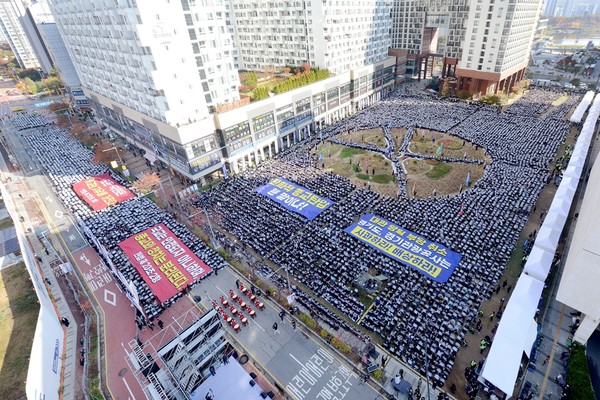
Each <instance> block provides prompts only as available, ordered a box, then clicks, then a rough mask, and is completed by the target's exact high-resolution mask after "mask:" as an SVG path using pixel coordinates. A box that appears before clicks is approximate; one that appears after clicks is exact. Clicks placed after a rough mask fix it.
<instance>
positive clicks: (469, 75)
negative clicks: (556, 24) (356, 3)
mask: <svg viewBox="0 0 600 400" xmlns="http://www.w3.org/2000/svg"><path fill="white" fill-rule="evenodd" d="M542 3H543V0H457V1H450V0H407V1H404V0H396V2H395V7H394V10H393V12H392V18H393V20H394V27H393V29H392V47H393V48H401V49H407V50H408V52H409V59H410V58H412V60H413V61H409V65H408V67H407V69H408V70H409V72H412V73H414V74H416V75H419V76H421V72H422V71H423V70H425V71H426V70H427V68H428V65H429V59H430V58H431V57H433V55H432V54H433V53H439V54H438V55H437V56H440V57H443V61H444V67H443V70H442V77H452V78H456V89H457V90H466V91H469V92H471V93H474V94H489V93H497V92H498V91H505V92H507V91H509V90H510V89H511V88H512V86H513V85H514V84H515V83H516V82H518V81H519V80H521V79H523V77H524V74H525V68H526V67H527V64H528V62H529V52H530V50H531V46H532V45H533V36H534V33H535V28H536V24H537V21H538V18H539V15H540V13H541V9H542ZM439 32H443V35H444V37H445V41H444V42H443V43H442V45H440V46H436V44H437V43H436V39H435V38H436V34H437V33H439ZM425 75H426V74H425Z"/></svg>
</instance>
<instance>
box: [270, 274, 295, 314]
mask: <svg viewBox="0 0 600 400" xmlns="http://www.w3.org/2000/svg"><path fill="white" fill-rule="evenodd" d="M280 269H284V270H285V279H286V280H287V289H288V293H289V295H290V296H291V295H292V288H291V286H290V274H289V273H288V269H287V267H279V268H277V269H276V270H275V271H273V273H272V274H271V275H270V276H269V278H271V277H272V276H273V275H275V274H276V273H277V271H279V270H280ZM290 305H291V304H290Z"/></svg>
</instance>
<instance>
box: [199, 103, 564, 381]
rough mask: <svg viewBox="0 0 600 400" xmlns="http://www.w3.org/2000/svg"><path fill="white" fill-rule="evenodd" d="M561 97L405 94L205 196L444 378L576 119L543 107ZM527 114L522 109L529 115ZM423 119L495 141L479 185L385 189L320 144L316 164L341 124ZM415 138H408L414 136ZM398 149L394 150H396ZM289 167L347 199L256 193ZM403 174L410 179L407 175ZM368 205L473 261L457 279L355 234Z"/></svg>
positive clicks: (253, 239) (319, 290)
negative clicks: (425, 271)
mask: <svg viewBox="0 0 600 400" xmlns="http://www.w3.org/2000/svg"><path fill="white" fill-rule="evenodd" d="M555 98H556V96H554V95H551V96H546V97H544V98H541V97H540V96H537V94H536V96H535V98H534V100H535V101H531V100H530V99H529V98H526V99H525V104H519V103H517V104H519V105H518V106H517V108H513V109H512V113H511V114H510V115H508V114H507V113H506V112H501V113H499V111H498V109H497V108H495V107H494V108H492V107H489V106H484V105H479V104H473V103H466V102H456V101H449V100H440V99H437V98H435V97H433V96H428V95H425V94H419V95H407V94H404V93H397V94H394V95H392V96H391V97H390V98H389V99H386V100H383V101H381V102H380V103H379V104H377V105H375V106H373V107H371V108H369V109H367V110H364V111H362V112H361V113H358V114H355V115H353V116H352V117H350V118H348V119H346V120H343V121H340V122H339V123H337V124H335V125H333V126H330V127H328V128H326V129H325V130H324V131H322V135H320V134H316V135H313V136H312V137H311V138H309V139H307V140H306V141H304V142H302V143H300V144H299V145H297V146H294V147H293V148H290V149H285V150H284V151H282V152H281V153H280V154H279V155H278V156H277V157H276V159H274V160H269V161H267V162H265V163H264V164H262V165H260V166H259V167H258V168H256V169H254V170H250V171H246V172H244V173H242V174H241V175H239V176H238V177H235V178H232V179H230V180H229V181H227V182H226V183H224V184H222V185H221V186H217V187H216V188H214V189H213V190H211V191H209V192H205V193H203V194H201V195H200V196H199V197H198V198H197V199H196V200H195V204H196V205H197V206H199V207H202V208H206V209H207V210H209V213H212V214H213V215H215V217H216V219H217V220H219V219H221V220H223V219H224V220H225V223H224V224H223V228H225V229H226V230H229V231H230V232H232V233H234V234H235V235H236V236H237V237H238V238H240V239H241V241H242V242H243V243H244V245H247V246H250V247H252V248H254V249H255V250H257V252H258V253H259V255H260V256H261V257H262V258H264V259H265V260H270V261H272V262H273V263H275V264H276V265H278V266H279V267H283V268H285V269H287V270H288V272H289V273H290V274H292V275H293V276H294V278H295V279H296V280H298V281H299V282H302V284H304V285H305V286H306V287H308V288H310V289H311V291H312V292H313V293H314V294H315V295H317V296H319V297H321V298H322V299H323V300H325V301H326V302H328V303H329V304H330V306H332V307H333V308H334V309H338V310H339V313H340V315H345V316H347V317H348V318H349V319H350V320H352V321H359V320H360V324H362V325H363V326H365V327H367V328H368V329H370V330H371V331H373V332H375V333H377V334H379V335H381V337H382V338H383V340H384V343H385V346H386V348H388V349H389V350H390V351H391V352H392V353H394V354H395V355H397V356H398V357H400V358H401V359H402V360H403V361H404V362H406V363H407V364H409V365H411V366H412V367H413V368H415V369H417V370H418V371H420V372H421V373H423V374H425V372H426V368H427V364H429V367H428V368H429V374H430V377H431V379H432V380H433V381H434V382H435V383H436V384H442V383H443V382H444V381H445V380H446V379H447V377H448V375H449V373H450V371H451V369H452V367H453V363H454V357H455V355H456V352H457V351H458V349H459V348H460V346H461V344H462V343H463V342H462V341H463V340H464V338H465V334H466V332H467V331H468V327H469V326H470V324H471V323H473V321H474V320H476V319H477V315H478V310H479V307H480V305H481V303H482V302H483V301H484V300H486V299H488V298H490V297H491V296H492V294H493V292H494V289H495V288H496V287H497V284H498V281H499V279H500V277H501V276H502V273H503V271H504V268H505V266H506V264H507V262H508V260H509V258H510V255H511V253H512V251H513V250H514V249H515V246H516V243H517V240H518V237H519V235H520V233H521V231H522V229H523V228H524V226H525V224H526V222H527V220H528V218H529V216H530V214H531V212H532V210H533V207H534V204H535V202H536V201H537V198H538V196H539V194H540V192H541V190H542V189H543V187H544V186H545V185H546V184H547V182H548V180H549V177H550V174H549V166H550V164H551V162H552V160H553V157H554V156H555V153H556V150H557V149H558V147H559V146H560V145H561V143H563V142H564V140H565V138H566V135H567V133H568V131H569V129H570V125H569V123H567V122H565V121H562V120H557V119H556V116H557V115H559V114H562V115H563V116H564V115H565V114H566V113H567V112H568V111H569V110H568V109H566V107H563V108H561V110H559V111H557V112H554V110H553V109H552V108H550V110H549V112H548V115H546V116H541V117H540V115H539V113H540V111H542V110H546V109H548V108H549V107H551V103H552V101H554V100H555ZM567 101H569V100H567ZM574 103H575V102H569V103H568V104H574ZM513 107H515V106H513ZM515 112H518V113H519V114H520V115H519V117H518V118H515V116H514V113H515ZM414 127H420V128H426V129H432V130H436V131H442V132H447V133H449V134H452V135H455V136H458V137H460V138H462V139H465V140H468V141H471V142H472V143H474V144H476V145H478V146H480V147H482V148H484V149H485V150H486V151H487V154H489V155H490V156H491V158H492V160H493V161H492V163H491V164H490V165H488V166H486V169H485V172H484V175H483V177H482V178H481V179H480V180H479V181H477V182H476V183H475V184H474V185H473V186H472V187H470V188H469V190H465V191H462V193H461V194H459V195H456V196H438V197H430V198H426V199H408V198H406V196H403V195H400V196H398V197H397V198H390V197H386V196H382V195H380V194H377V193H375V192H374V191H371V190H370V189H368V188H366V187H363V186H362V185H361V186H360V187H355V185H354V184H352V183H351V182H350V181H349V180H348V179H346V178H344V177H341V176H338V175H332V174H331V173H329V172H327V171H324V170H323V169H322V168H321V166H320V165H319V163H318V162H317V158H316V157H317V156H316V155H315V154H313V155H312V159H311V160H310V161H309V162H307V159H309V153H310V151H311V149H312V148H313V147H314V146H315V145H316V144H317V143H318V142H319V141H320V140H328V139H329V138H331V137H335V135H338V134H342V133H347V132H348V131H358V130H365V129H375V128H382V129H383V131H384V133H387V134H386V139H387V140H388V143H389V140H390V139H389V138H388V135H389V129H392V128H409V132H410V131H411V130H412V129H413V128H414ZM407 136H408V135H407ZM405 142H406V143H403V144H402V147H406V146H407V144H408V142H407V141H406V140H405ZM402 147H401V148H400V150H402ZM378 150H379V152H381V149H378ZM392 153H393V152H392ZM388 157H390V159H392V160H393V158H394V157H395V156H394V155H393V154H388ZM278 176H280V177H284V178H286V179H288V180H290V181H292V182H294V183H296V184H298V185H301V186H304V187H306V188H308V189H310V190H311V191H313V192H315V193H318V194H319V195H322V196H324V197H327V198H329V199H332V200H334V201H335V204H334V205H333V206H332V207H330V208H328V209H327V210H325V211H323V212H322V213H321V214H320V215H319V216H318V217H317V218H315V219H314V220H312V221H307V220H306V219H304V218H303V217H301V216H299V215H297V214H295V213H293V212H290V211H287V210H286V209H285V208H283V207H282V206H280V205H278V204H276V203H275V202H273V201H271V200H270V199H268V198H266V197H263V196H261V195H260V194H258V193H256V192H255V191H254V189H256V188H257V187H258V186H260V185H263V184H264V183H266V182H267V181H268V180H270V179H272V178H273V177H278ZM398 176H399V177H400V178H399V179H403V175H402V174H398ZM248 204H252V207H250V206H248ZM236 205H237V206H236ZM367 212H372V213H374V214H376V215H378V216H381V217H384V218H386V219H388V220H391V221H393V222H394V223H397V224H398V225H399V226H402V227H405V228H407V229H409V230H411V231H413V232H416V233H418V234H420V235H423V237H425V238H427V239H429V240H431V241H434V242H437V243H441V244H443V245H445V246H447V247H448V248H449V249H451V250H453V251H455V252H458V253H460V254H461V255H462V260H461V262H460V263H459V265H458V266H457V267H456V269H455V270H454V272H453V274H452V276H451V277H450V279H449V280H448V281H447V282H446V283H443V284H442V283H437V282H435V281H433V280H431V279H429V278H427V277H425V276H424V275H422V274H421V273H419V272H417V271H416V270H414V269H412V268H409V267H407V266H405V265H403V264H401V263H399V262H396V261H395V260H393V259H391V258H389V257H387V256H386V255H384V254H382V253H381V252H379V251H377V250H375V249H373V248H371V247H369V246H367V245H365V244H363V243H362V242H359V241H358V240H356V239H355V238H354V237H351V236H350V235H348V234H347V233H345V232H344V229H345V228H347V227H348V226H349V225H350V224H352V223H353V222H355V221H356V220H357V219H358V217H360V216H361V215H363V214H365V213H367ZM221 217H223V218H221ZM365 271H369V272H370V273H372V274H374V275H385V276H386V278H387V284H386V285H384V286H383V288H382V290H380V291H379V292H378V294H377V296H376V297H375V299H374V305H373V307H371V308H370V309H369V310H368V311H367V312H366V313H365V311H366V308H365V305H364V304H363V303H361V302H360V301H359V300H358V298H357V296H356V293H357V291H356V290H355V279H356V278H357V277H358V276H359V274H362V273H363V272H365ZM295 290H296V293H297V296H298V298H299V303H300V304H301V305H302V306H304V307H306V308H307V309H308V310H309V311H310V312H311V314H312V315H314V316H317V317H319V316H320V315H323V316H322V317H321V318H322V320H323V322H325V323H329V324H331V325H332V327H334V328H335V329H337V328H340V327H341V328H346V327H349V326H350V325H351V324H350V323H347V322H345V320H342V321H341V322H340V320H338V319H336V318H332V317H331V316H329V315H327V312H326V311H324V310H323V307H320V306H319V305H318V302H311V301H310V300H308V296H307V294H306V293H302V292H301V291H300V290H299V289H298V288H296V289H295ZM428 348H429V350H427V349H428ZM427 354H429V360H427ZM427 361H429V363H427Z"/></svg>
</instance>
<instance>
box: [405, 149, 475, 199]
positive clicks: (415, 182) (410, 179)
mask: <svg viewBox="0 0 600 400" xmlns="http://www.w3.org/2000/svg"><path fill="white" fill-rule="evenodd" d="M402 165H403V167H404V170H405V171H406V172H407V186H406V187H407V191H408V197H418V198H424V197H428V196H432V195H433V190H434V189H435V191H436V194H437V196H445V195H447V194H458V193H459V192H460V190H461V188H462V190H468V188H466V187H465V183H466V178H467V174H468V173H470V182H471V184H470V187H473V184H474V183H475V182H477V180H479V179H480V178H481V177H482V176H483V172H484V166H483V165H476V164H464V163H446V162H440V161H435V160H418V159H415V158H406V159H405V160H404V161H403V162H402Z"/></svg>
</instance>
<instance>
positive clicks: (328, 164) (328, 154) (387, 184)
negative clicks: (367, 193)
mask: <svg viewBox="0 0 600 400" xmlns="http://www.w3.org/2000/svg"><path fill="white" fill-rule="evenodd" d="M313 154H315V155H316V156H317V159H318V158H319V157H320V155H321V154H322V155H323V161H322V162H319V167H320V168H323V165H324V168H325V170H326V171H331V172H333V173H335V174H338V175H341V176H344V177H346V178H348V179H350V180H351V181H352V182H353V183H354V184H355V185H357V186H358V187H362V186H365V187H366V186H370V187H371V189H372V190H374V191H375V192H378V193H381V194H383V195H386V196H391V197H396V196H397V195H398V184H397V182H396V177H395V176H394V175H393V173H392V165H391V163H390V162H389V161H388V160H387V159H385V158H384V157H383V156H382V155H381V154H377V153H373V152H370V151H366V150H361V149H355V148H352V147H346V146H342V145H339V144H333V143H327V142H325V143H322V144H320V145H318V146H317V147H315V149H313ZM367 164H368V171H365V169H366V167H367Z"/></svg>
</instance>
